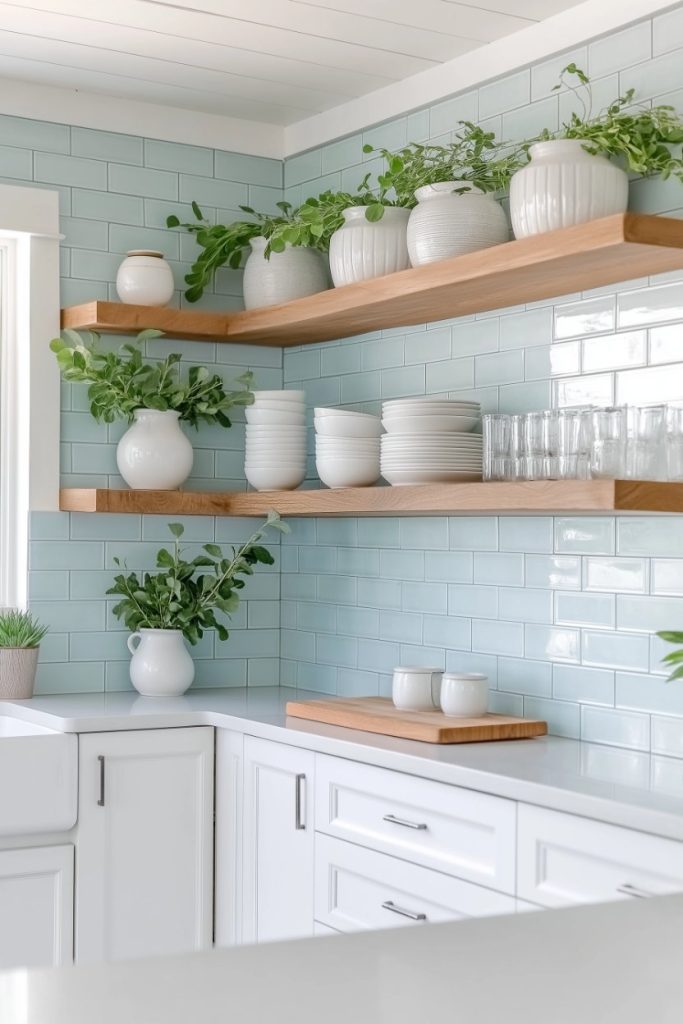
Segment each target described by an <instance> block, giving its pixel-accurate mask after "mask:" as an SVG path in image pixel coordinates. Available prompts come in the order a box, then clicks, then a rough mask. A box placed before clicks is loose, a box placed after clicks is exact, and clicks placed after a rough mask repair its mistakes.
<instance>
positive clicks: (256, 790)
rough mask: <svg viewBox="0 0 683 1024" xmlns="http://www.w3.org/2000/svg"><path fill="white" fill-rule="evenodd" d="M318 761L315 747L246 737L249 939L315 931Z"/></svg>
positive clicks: (269, 939)
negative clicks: (315, 784) (315, 786)
mask: <svg viewBox="0 0 683 1024" xmlns="http://www.w3.org/2000/svg"><path fill="white" fill-rule="evenodd" d="M314 765H315V756H314V754H313V753H312V752H311V751H309V750H300V749H298V748H296V747H288V746H286V745H284V744H282V743H272V742H270V741H268V740H260V739H255V738H253V737H251V736H248V737H247V738H246V739H245V743H244V864H243V872H244V909H243V939H244V941H245V942H273V941H276V940H279V939H291V938H299V937H302V936H306V935H312V934H313V839H314V833H313V807H312V798H311V794H312V786H313V769H314Z"/></svg>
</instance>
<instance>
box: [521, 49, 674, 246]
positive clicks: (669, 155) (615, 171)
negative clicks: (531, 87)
mask: <svg viewBox="0 0 683 1024" xmlns="http://www.w3.org/2000/svg"><path fill="white" fill-rule="evenodd" d="M574 80H575V81H576V83H577V84H574ZM554 88H555V89H556V90H557V89H562V88H565V89H568V90H571V91H572V92H573V93H574V94H575V95H576V97H577V100H578V102H579V105H580V108H581V113H577V112H574V113H572V115H571V117H570V118H569V120H568V121H565V122H564V123H563V124H562V126H561V127H560V129H559V131H557V132H551V131H548V130H545V131H543V132H541V134H540V135H539V136H538V137H537V138H536V139H532V140H529V141H528V142H527V143H526V144H525V149H527V150H528V155H529V163H528V164H527V165H526V166H525V167H523V168H522V169H521V170H519V171H517V173H516V174H515V175H514V177H513V178H512V182H511V184H510V216H511V219H512V227H513V230H514V233H515V236H516V237H517V238H525V237H527V236H528V235H536V234H539V233H541V232H544V231H553V230H555V229H557V228H562V227H568V226H569V225H571V224H582V223H584V222H585V221H588V220H593V219H594V218H595V217H607V216H609V214H613V213H623V212H624V211H625V210H626V207H627V205H628V173H627V172H631V173H632V174H637V175H643V176H650V175H660V176H661V177H662V178H668V177H670V176H671V175H674V176H675V177H677V178H679V180H681V181H683V159H682V158H681V153H680V150H679V153H678V155H676V154H675V153H674V152H672V147H674V146H680V144H681V143H682V142H683V120H682V119H681V118H680V117H679V116H678V114H677V113H676V111H675V109H674V108H673V107H671V106H668V105H663V104H660V105H658V106H653V107H648V106H641V105H634V104H633V98H634V90H633V89H629V90H628V91H627V92H626V93H624V95H623V96H619V97H618V98H617V99H615V100H614V101H613V102H612V103H610V104H609V106H608V107H606V108H605V109H604V110H603V111H601V112H600V113H598V114H595V115H594V114H593V113H592V94H591V86H590V79H589V78H588V76H587V75H586V74H585V73H584V72H583V71H582V70H581V69H580V68H578V67H577V66H576V64H568V65H567V67H566V68H564V70H563V71H562V73H561V75H560V82H559V83H558V85H556V86H555V87H554Z"/></svg>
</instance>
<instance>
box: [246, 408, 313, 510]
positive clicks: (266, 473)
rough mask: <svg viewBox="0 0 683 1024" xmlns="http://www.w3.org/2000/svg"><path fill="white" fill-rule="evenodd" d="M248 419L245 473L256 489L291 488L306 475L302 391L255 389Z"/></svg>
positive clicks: (304, 420) (286, 489) (304, 418)
mask: <svg viewBox="0 0 683 1024" xmlns="http://www.w3.org/2000/svg"><path fill="white" fill-rule="evenodd" d="M244 414H245V416H246V418H247V440H246V458H245V463H244V472H245V475H246V478H247V480H248V481H249V483H250V484H251V486H252V487H254V488H256V490H257V491H291V490H294V488H295V487H298V486H299V484H302V483H303V481H304V478H305V476H306V405H305V394H304V392H303V391H255V392H254V404H253V405H248V406H247V407H246V409H245V412H244Z"/></svg>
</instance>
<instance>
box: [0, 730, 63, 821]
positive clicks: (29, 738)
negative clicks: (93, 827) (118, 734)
mask: <svg viewBox="0 0 683 1024" xmlns="http://www.w3.org/2000/svg"><path fill="white" fill-rule="evenodd" d="M77 793H78V740H77V738H76V736H74V735H73V734H67V733H60V732H56V731H55V730H54V729H48V728H46V727H45V726H42V725H34V724H33V723H31V722H23V721H22V720H21V719H19V718H12V717H11V716H9V715H2V714H0V836H24V835H31V834H35V833H37V832H44V833H47V832H65V831H66V830H67V829H70V828H72V827H73V826H74V825H75V824H76V815H77V809H76V808H77Z"/></svg>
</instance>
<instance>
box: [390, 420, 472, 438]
mask: <svg viewBox="0 0 683 1024" xmlns="http://www.w3.org/2000/svg"><path fill="white" fill-rule="evenodd" d="M478 423H479V417H478V416H441V415H439V416H390V417H387V416H385V418H384V419H383V420H382V426H383V427H384V429H385V430H386V432H387V433H388V434H394V433H399V434H401V433H405V434H408V433H410V434H433V433H446V434H448V433H450V434H459V433H461V434H464V433H467V432H468V431H470V430H473V429H474V428H475V427H476V425H477V424H478Z"/></svg>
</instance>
